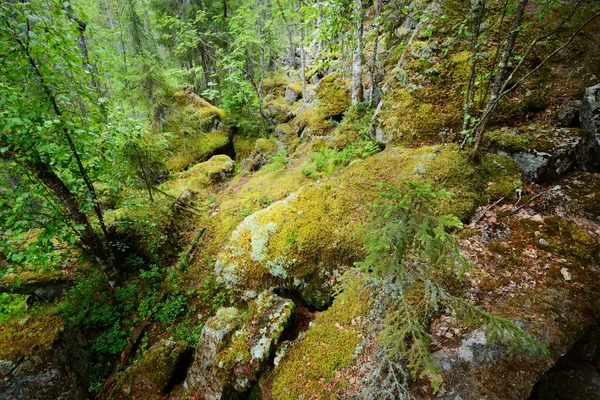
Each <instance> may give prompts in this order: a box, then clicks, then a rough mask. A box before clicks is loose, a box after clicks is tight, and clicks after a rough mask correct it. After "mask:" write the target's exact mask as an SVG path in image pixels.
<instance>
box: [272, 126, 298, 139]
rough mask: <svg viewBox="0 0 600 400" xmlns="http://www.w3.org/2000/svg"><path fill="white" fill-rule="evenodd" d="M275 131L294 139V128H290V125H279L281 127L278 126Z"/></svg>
mask: <svg viewBox="0 0 600 400" xmlns="http://www.w3.org/2000/svg"><path fill="white" fill-rule="evenodd" d="M275 130H276V131H279V132H281V133H283V134H284V135H287V136H289V137H292V136H293V135H294V130H293V129H292V127H291V126H290V124H279V125H277V127H276V128H275Z"/></svg>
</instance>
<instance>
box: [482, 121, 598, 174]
mask: <svg viewBox="0 0 600 400" xmlns="http://www.w3.org/2000/svg"><path fill="white" fill-rule="evenodd" d="M521 131H523V132H521ZM509 132H510V133H508V135H514V136H515V137H518V136H526V137H528V138H532V142H533V144H532V145H531V148H512V147H511V146H510V144H508V145H506V146H505V143H504V142H503V140H499V141H497V142H495V143H492V149H493V150H495V151H496V153H498V154H499V155H501V156H506V157H509V158H511V159H512V160H514V161H515V162H516V163H517V165H518V166H519V167H520V168H521V170H522V172H523V174H524V175H525V177H526V178H527V179H529V180H530V181H534V182H547V181H550V180H553V179H557V178H560V177H562V176H564V175H565V174H566V173H568V172H571V171H572V170H573V169H585V168H587V164H588V163H589V158H588V156H587V137H586V136H585V135H582V131H581V130H576V129H575V130H571V129H564V128H553V127H537V126H532V127H529V128H527V129H524V130H523V129H521V130H518V129H517V130H513V131H509Z"/></svg>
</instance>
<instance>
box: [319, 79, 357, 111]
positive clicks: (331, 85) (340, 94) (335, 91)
mask: <svg viewBox="0 0 600 400" xmlns="http://www.w3.org/2000/svg"><path fill="white" fill-rule="evenodd" d="M317 99H318V101H319V108H320V110H321V111H322V113H323V115H324V117H325V118H329V117H332V116H335V115H341V114H343V113H344V111H346V109H348V107H350V91H349V85H348V81H347V80H344V79H343V78H342V77H341V76H339V75H337V74H331V75H328V76H326V77H325V78H323V79H321V80H320V81H319V84H318V86H317Z"/></svg>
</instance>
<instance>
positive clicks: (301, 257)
mask: <svg viewBox="0 0 600 400" xmlns="http://www.w3.org/2000/svg"><path fill="white" fill-rule="evenodd" d="M490 164H491V166H490V167H489V168H490V170H487V169H486V168H485V167H482V166H476V165H474V164H473V163H472V162H471V161H469V158H468V154H467V153H463V152H461V151H459V150H458V149H457V147H456V146H454V145H451V146H445V147H423V148H420V149H417V150H408V149H401V148H389V149H386V150H385V151H383V152H382V153H379V154H378V155H376V156H373V157H370V158H368V159H366V160H364V161H360V162H355V163H354V164H352V165H350V166H349V167H348V168H347V169H346V170H344V171H343V172H342V173H341V174H340V175H337V176H336V175H333V176H331V177H330V178H329V179H327V180H325V181H323V182H321V183H318V184H314V185H310V186H305V187H303V188H302V189H300V190H299V191H297V192H295V193H293V194H291V195H290V196H288V197H287V198H286V199H284V200H281V201H278V202H275V203H273V204H271V205H270V206H269V207H267V208H265V209H262V210H260V211H258V212H256V213H254V214H252V215H250V216H248V217H246V218H245V219H244V220H243V221H242V223H241V224H239V225H238V227H237V228H236V229H235V231H234V232H233V233H232V235H231V237H230V240H229V243H228V245H227V246H225V248H224V249H223V250H222V251H221V253H220V254H219V255H218V257H217V262H216V267H215V272H216V274H217V276H218V277H219V279H220V280H221V281H222V282H224V283H225V284H226V285H227V287H228V288H230V289H231V290H233V291H234V293H236V294H238V295H241V296H243V297H244V298H253V297H255V296H256V295H257V294H258V293H259V292H261V291H262V290H264V289H268V288H286V289H289V290H292V291H295V292H298V293H300V294H301V296H302V297H303V299H304V300H305V301H306V302H307V303H308V304H310V305H312V306H315V307H317V308H322V307H324V306H326V305H327V304H328V303H329V302H330V297H331V293H332V292H331V286H330V284H331V282H332V280H333V279H334V278H335V276H336V275H338V274H339V273H340V272H342V271H343V270H344V269H346V268H347V267H350V266H352V265H353V263H354V262H355V261H358V260H360V259H361V257H362V242H361V241H360V237H359V236H358V235H357V233H358V232H359V230H360V228H361V227H362V226H363V224H364V223H365V222H366V221H367V220H368V219H369V213H370V212H369V207H370V205H371V204H372V202H373V201H374V200H375V199H376V198H377V197H378V194H379V193H380V188H379V186H378V183H379V182H384V183H388V184H394V183H398V182H399V181H400V180H402V179H424V180H425V181H428V182H431V183H433V184H434V186H436V187H438V188H445V189H448V190H451V191H453V192H454V193H455V196H454V197H452V198H450V199H448V200H445V201H443V202H442V203H441V204H440V212H443V213H452V214H456V215H458V216H459V217H461V218H466V217H468V216H469V215H470V213H471V212H472V210H473V209H474V208H475V207H476V206H477V205H479V204H482V203H484V202H486V201H487V200H488V199H489V196H491V195H492V194H493V195H494V196H497V195H499V194H502V195H503V196H505V197H506V196H510V195H511V193H512V191H513V190H514V187H512V186H511V183H510V182H512V183H513V184H514V185H515V186H517V185H518V184H520V181H519V180H518V175H517V176H514V171H515V168H514V166H513V167H511V166H512V163H511V162H510V161H508V162H507V165H508V166H509V167H508V168H507V167H505V166H503V165H502V164H500V163H498V165H496V164H494V163H490ZM492 178H493V179H495V180H496V181H498V182H501V184H499V186H498V187H494V185H490V184H489V183H490V180H489V179H492ZM499 187H500V188H502V189H500V190H499ZM504 192H507V193H504Z"/></svg>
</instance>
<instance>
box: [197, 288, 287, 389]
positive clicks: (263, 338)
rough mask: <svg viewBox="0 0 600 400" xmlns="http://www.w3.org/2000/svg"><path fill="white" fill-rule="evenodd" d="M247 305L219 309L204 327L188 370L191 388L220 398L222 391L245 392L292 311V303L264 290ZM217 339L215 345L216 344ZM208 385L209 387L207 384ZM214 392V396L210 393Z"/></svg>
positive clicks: (261, 368)
mask: <svg viewBox="0 0 600 400" xmlns="http://www.w3.org/2000/svg"><path fill="white" fill-rule="evenodd" d="M247 306H248V309H247V310H246V311H245V312H243V313H238V311H237V310H236V309H231V308H229V309H221V310H219V311H218V312H217V315H216V316H215V317H213V318H211V319H209V320H208V321H207V323H206V325H205V327H204V328H203V331H202V338H204V340H203V339H202V338H201V340H200V343H199V346H198V350H197V359H198V360H197V361H196V362H195V363H194V366H193V367H192V370H191V371H190V374H191V375H190V377H189V379H188V384H189V386H190V388H191V389H192V390H197V391H200V392H201V393H203V394H204V395H205V396H206V394H205V393H209V396H207V398H221V397H219V396H220V395H222V394H223V393H226V392H231V390H232V389H233V390H235V391H236V392H245V391H247V390H248V389H250V387H251V386H252V384H253V383H255V382H256V381H257V380H258V377H259V374H260V372H261V371H262V370H263V369H264V367H265V366H266V363H267V362H268V360H269V359H270V357H271V355H272V354H273V352H274V351H275V348H276V346H277V345H278V343H279V341H280V339H281V335H282V333H283V331H284V329H285V327H286V326H287V324H288V322H289V321H290V318H291V317H292V315H293V313H294V308H295V306H294V303H293V302H292V301H290V300H287V299H282V298H281V297H279V296H277V295H275V294H273V293H269V292H263V293H261V294H260V295H259V296H258V297H257V298H256V299H254V300H252V301H250V302H249V303H248V305H247ZM215 343H216V345H215ZM207 385H211V387H207ZM211 396H213V397H211Z"/></svg>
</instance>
